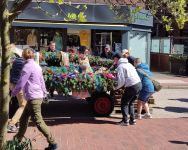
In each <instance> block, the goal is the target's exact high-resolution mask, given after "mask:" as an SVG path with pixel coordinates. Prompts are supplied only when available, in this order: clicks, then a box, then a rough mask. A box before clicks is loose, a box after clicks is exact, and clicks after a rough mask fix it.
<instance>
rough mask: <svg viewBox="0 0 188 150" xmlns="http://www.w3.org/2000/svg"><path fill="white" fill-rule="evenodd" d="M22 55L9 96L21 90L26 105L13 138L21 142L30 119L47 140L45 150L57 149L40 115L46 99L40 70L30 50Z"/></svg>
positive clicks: (24, 51) (26, 50) (25, 50)
mask: <svg viewBox="0 0 188 150" xmlns="http://www.w3.org/2000/svg"><path fill="white" fill-rule="evenodd" d="M22 55H23V58H24V59H25V60H26V62H25V65H24V66H23V69H22V72H21V77H20V79H19V80H18V82H17V84H16V87H15V88H14V89H13V91H12V94H11V95H12V96H15V95H16V94H17V93H18V92H19V91H21V90H23V91H24V96H25V99H26V100H27V104H26V106H25V109H24V111H23V114H22V116H21V118H20V128H19V131H18V133H17V134H16V135H15V138H17V139H18V140H19V141H21V140H22V138H23V137H24V134H25V132H26V129H27V126H28V122H29V119H30V117H31V119H32V121H33V122H34V123H35V124H36V126H37V128H38V129H39V131H40V132H42V134H43V135H44V136H45V137H46V138H47V141H48V143H49V146H48V147H47V148H46V149H45V150H54V149H57V143H56V142H55V139H54V137H53V136H52V134H51V132H50V131H49V128H48V126H47V125H46V124H45V122H44V120H43V117H42V115H41V104H42V101H43V98H44V97H47V91H46V87H45V83H44V78H43V74H42V68H41V67H40V66H39V65H38V64H37V63H36V62H35V61H34V52H33V50H32V49H31V48H26V49H24V50H23V53H22Z"/></svg>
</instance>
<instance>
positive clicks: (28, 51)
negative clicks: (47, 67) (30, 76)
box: [22, 48, 34, 60]
mask: <svg viewBox="0 0 188 150" xmlns="http://www.w3.org/2000/svg"><path fill="white" fill-rule="evenodd" d="M22 57H23V58H24V59H25V60H27V59H34V50H33V49H32V48H25V49H24V50H23V52H22Z"/></svg>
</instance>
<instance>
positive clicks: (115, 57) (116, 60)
mask: <svg viewBox="0 0 188 150" xmlns="http://www.w3.org/2000/svg"><path fill="white" fill-rule="evenodd" d="M120 58H122V55H121V54H120V53H116V54H115V55H113V60H114V64H117V63H118V60H119V59H120Z"/></svg>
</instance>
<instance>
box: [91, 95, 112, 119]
mask: <svg viewBox="0 0 188 150" xmlns="http://www.w3.org/2000/svg"><path fill="white" fill-rule="evenodd" d="M113 108H114V103H113V101H112V99H111V98H110V97H109V96H108V95H99V96H97V97H95V99H94V103H93V110H94V113H95V114H96V115H97V116H101V117H103V116H109V115H110V114H111V113H112V111H113Z"/></svg>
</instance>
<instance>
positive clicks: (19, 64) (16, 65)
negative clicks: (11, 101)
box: [10, 57, 25, 84]
mask: <svg viewBox="0 0 188 150" xmlns="http://www.w3.org/2000/svg"><path fill="white" fill-rule="evenodd" d="M24 63H25V61H24V59H23V58H21V57H20V58H16V59H15V60H14V62H13V64H12V69H11V71H10V82H11V83H13V84H16V83H17V82H18V80H19V78H20V75H21V71H22V68H23V65H24Z"/></svg>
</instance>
